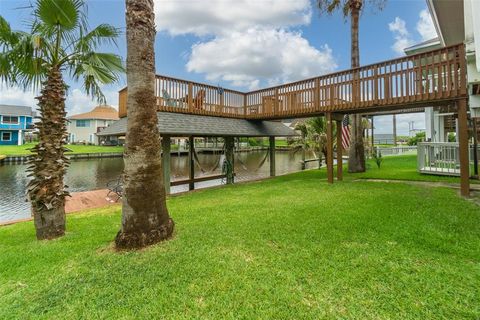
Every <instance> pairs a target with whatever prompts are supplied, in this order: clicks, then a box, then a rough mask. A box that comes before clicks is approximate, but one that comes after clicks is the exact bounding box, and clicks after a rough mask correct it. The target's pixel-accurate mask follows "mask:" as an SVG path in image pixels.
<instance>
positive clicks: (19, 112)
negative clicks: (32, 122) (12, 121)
mask: <svg viewBox="0 0 480 320" xmlns="http://www.w3.org/2000/svg"><path fill="white" fill-rule="evenodd" d="M0 115H3V116H28V117H34V116H35V112H34V111H32V108H31V107H27V106H12V105H8V104H0Z"/></svg>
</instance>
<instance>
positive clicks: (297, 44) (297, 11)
mask: <svg viewBox="0 0 480 320" xmlns="http://www.w3.org/2000/svg"><path fill="white" fill-rule="evenodd" d="M155 13H156V24H157V29H158V30H159V31H163V32H167V33H168V34H170V35H172V36H177V35H185V34H193V35H196V36H198V37H200V40H199V42H197V43H196V44H194V45H193V46H192V48H191V52H190V53H189V54H188V55H187V60H188V61H187V63H186V68H187V70H188V71H189V72H196V73H202V74H205V77H206V79H207V80H209V81H226V82H229V83H230V84H231V85H233V86H235V87H241V88H248V89H256V88H258V87H259V86H260V85H261V84H269V85H273V84H278V83H281V82H285V81H293V80H298V79H301V78H305V77H310V76H313V75H319V74H322V73H325V72H329V71H332V70H333V69H335V68H336V67H337V65H336V63H335V61H334V58H333V54H332V50H331V49H330V48H329V47H328V45H324V46H322V47H321V48H319V49H317V48H314V47H313V46H311V45H310V44H309V42H308V41H307V40H306V39H304V38H303V37H302V35H301V34H300V33H298V32H295V31H292V28H294V27H298V26H301V25H307V24H309V23H310V21H311V17H312V3H311V1H310V0H296V1H290V0H283V1H278V0H211V1H203V0H190V1H188V5H186V2H185V1H182V0H155Z"/></svg>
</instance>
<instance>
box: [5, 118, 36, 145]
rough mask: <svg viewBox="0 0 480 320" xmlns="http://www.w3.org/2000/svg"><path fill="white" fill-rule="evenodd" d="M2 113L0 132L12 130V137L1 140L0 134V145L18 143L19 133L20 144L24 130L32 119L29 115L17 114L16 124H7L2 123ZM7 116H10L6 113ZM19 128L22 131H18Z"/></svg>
mask: <svg viewBox="0 0 480 320" xmlns="http://www.w3.org/2000/svg"><path fill="white" fill-rule="evenodd" d="M3 117H4V115H0V134H1V133H2V132H4V131H10V132H12V139H11V140H10V141H2V140H1V135H0V145H17V144H18V135H19V134H21V135H22V136H21V140H20V142H21V144H23V140H24V138H23V136H24V133H23V132H24V131H25V130H27V128H28V127H29V126H30V125H31V124H32V123H33V121H32V120H33V119H32V117H30V116H18V118H19V119H18V120H19V121H18V124H7V123H3ZM7 117H10V115H8V116H7ZM20 130H22V132H21V133H20Z"/></svg>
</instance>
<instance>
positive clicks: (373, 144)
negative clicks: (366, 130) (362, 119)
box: [372, 116, 375, 153]
mask: <svg viewBox="0 0 480 320" xmlns="http://www.w3.org/2000/svg"><path fill="white" fill-rule="evenodd" d="M374 129H375V126H374V125H373V116H372V153H373V152H374V150H375V137H374Z"/></svg>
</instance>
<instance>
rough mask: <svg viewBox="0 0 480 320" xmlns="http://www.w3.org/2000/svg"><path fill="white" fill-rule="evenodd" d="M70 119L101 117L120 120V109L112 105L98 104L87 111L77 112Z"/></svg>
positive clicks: (100, 118) (101, 118) (102, 118)
mask: <svg viewBox="0 0 480 320" xmlns="http://www.w3.org/2000/svg"><path fill="white" fill-rule="evenodd" d="M68 119H72V120H83V119H99V120H118V119H119V118H118V111H117V109H115V108H114V107H112V106H109V105H102V106H96V107H95V108H93V109H92V110H91V111H89V112H86V113H80V114H75V115H73V116H71V117H68Z"/></svg>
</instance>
